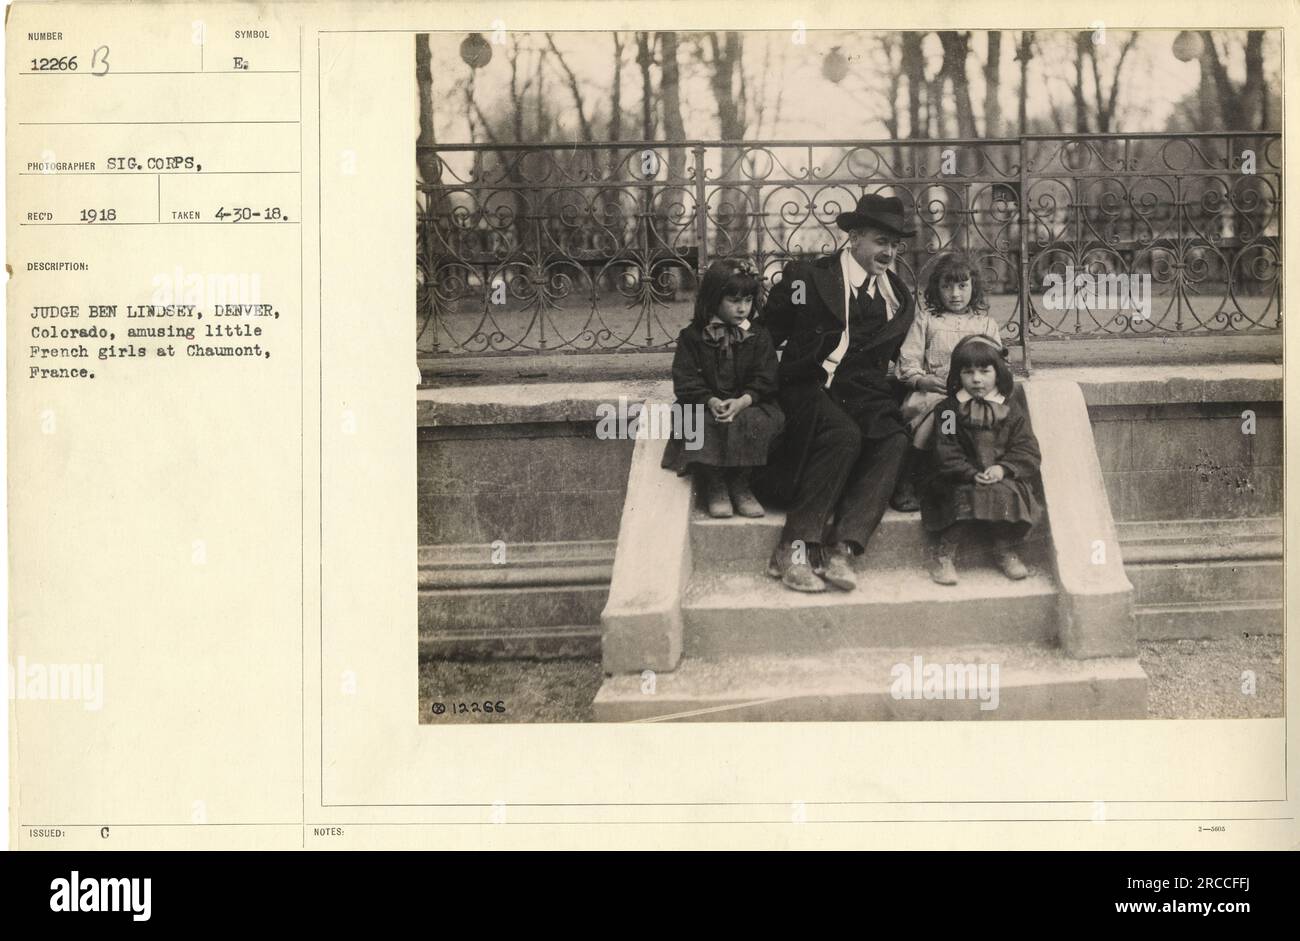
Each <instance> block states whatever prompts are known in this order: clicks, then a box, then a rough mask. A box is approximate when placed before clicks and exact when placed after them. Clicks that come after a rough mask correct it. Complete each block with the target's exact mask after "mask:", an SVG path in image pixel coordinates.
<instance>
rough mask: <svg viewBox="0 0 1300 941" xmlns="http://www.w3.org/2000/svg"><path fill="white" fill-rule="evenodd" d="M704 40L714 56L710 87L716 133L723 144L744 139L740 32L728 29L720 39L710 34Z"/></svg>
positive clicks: (743, 94) (744, 93)
mask: <svg viewBox="0 0 1300 941" xmlns="http://www.w3.org/2000/svg"><path fill="white" fill-rule="evenodd" d="M707 40H708V44H709V49H710V51H711V52H712V54H713V57H712V61H711V62H710V65H711V66H712V70H711V72H710V75H709V85H710V87H711V88H712V89H713V100H714V103H715V104H716V105H717V108H718V133H719V134H720V136H721V137H722V139H723V140H725V141H739V140H743V139H744V137H745V105H746V97H747V90H746V85H745V70H744V66H743V58H744V54H745V46H744V39H743V38H742V37H741V35H740V33H738V32H736V31H734V30H730V31H728V32H726V33H724V34H723V35H722V36H719V35H718V34H717V33H709V34H708V35H707Z"/></svg>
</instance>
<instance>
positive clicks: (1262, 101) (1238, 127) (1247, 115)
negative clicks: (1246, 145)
mask: <svg viewBox="0 0 1300 941" xmlns="http://www.w3.org/2000/svg"><path fill="white" fill-rule="evenodd" d="M1201 43H1202V47H1203V48H1202V53H1201V67H1202V68H1203V69H1206V70H1207V71H1208V72H1209V74H1210V77H1211V78H1212V79H1213V81H1214V89H1215V93H1216V94H1217V96H1218V99H1219V111H1220V115H1221V117H1222V120H1223V126H1224V127H1226V128H1227V129H1228V130H1231V131H1249V130H1254V129H1255V128H1266V127H1268V123H1269V103H1268V89H1267V87H1266V85H1265V83H1264V31H1263V30H1258V29H1252V30H1250V31H1249V32H1247V33H1246V48H1245V56H1246V81H1245V83H1244V84H1243V85H1241V87H1240V88H1238V87H1237V86H1235V85H1234V84H1233V81H1232V79H1231V77H1230V76H1229V75H1228V67H1227V66H1226V65H1225V64H1224V62H1223V59H1222V58H1220V56H1219V51H1218V47H1217V45H1216V44H1215V39H1214V34H1213V33H1212V32H1210V31H1209V30H1204V31H1202V32H1201Z"/></svg>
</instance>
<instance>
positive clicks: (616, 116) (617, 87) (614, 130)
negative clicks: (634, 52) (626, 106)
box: [609, 32, 623, 141]
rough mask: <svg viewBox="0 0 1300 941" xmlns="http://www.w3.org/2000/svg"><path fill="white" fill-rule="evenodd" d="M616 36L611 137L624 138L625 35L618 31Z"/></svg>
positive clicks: (610, 110)
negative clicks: (622, 35)
mask: <svg viewBox="0 0 1300 941" xmlns="http://www.w3.org/2000/svg"><path fill="white" fill-rule="evenodd" d="M610 35H611V36H613V37H614V81H613V82H612V83H611V84H610V89H609V139H610V140H612V141H617V140H622V139H623V37H621V36H620V35H619V34H618V33H617V32H613V33H610Z"/></svg>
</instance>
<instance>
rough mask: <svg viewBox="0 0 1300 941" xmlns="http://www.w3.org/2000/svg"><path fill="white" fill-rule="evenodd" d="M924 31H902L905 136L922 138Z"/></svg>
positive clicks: (924, 129)
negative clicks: (905, 81) (905, 117)
mask: <svg viewBox="0 0 1300 941" xmlns="http://www.w3.org/2000/svg"><path fill="white" fill-rule="evenodd" d="M924 39H925V33H918V32H915V31H910V30H909V31H908V32H905V33H903V74H904V75H905V76H906V77H907V136H908V137H911V138H922V137H925V136H926V128H925V126H924V125H923V124H922V123H921V98H922V96H923V95H924V94H925V56H924V54H923V53H922V51H921V43H922V41H923V40H924Z"/></svg>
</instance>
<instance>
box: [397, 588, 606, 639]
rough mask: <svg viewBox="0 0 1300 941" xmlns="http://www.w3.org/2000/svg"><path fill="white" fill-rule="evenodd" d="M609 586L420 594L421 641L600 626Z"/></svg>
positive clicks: (476, 589)
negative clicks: (515, 629)
mask: <svg viewBox="0 0 1300 941" xmlns="http://www.w3.org/2000/svg"><path fill="white" fill-rule="evenodd" d="M608 596H609V586H608V585H600V584H596V585H557V586H551V587H519V588H516V587H508V588H448V589H441V590H423V591H421V592H420V593H419V599H420V606H419V634H420V641H421V643H424V642H425V641H430V640H435V639H437V638H438V637H439V636H441V635H446V634H455V633H463V632H466V631H468V632H472V633H480V632H486V631H492V630H497V631H502V630H509V626H510V625H517V626H519V627H520V628H536V627H545V626H551V625H570V624H592V625H594V624H599V623H600V612H601V609H602V608H604V606H605V600H606V598H608Z"/></svg>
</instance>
